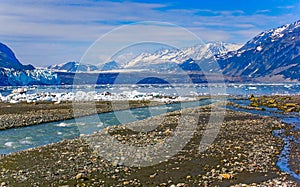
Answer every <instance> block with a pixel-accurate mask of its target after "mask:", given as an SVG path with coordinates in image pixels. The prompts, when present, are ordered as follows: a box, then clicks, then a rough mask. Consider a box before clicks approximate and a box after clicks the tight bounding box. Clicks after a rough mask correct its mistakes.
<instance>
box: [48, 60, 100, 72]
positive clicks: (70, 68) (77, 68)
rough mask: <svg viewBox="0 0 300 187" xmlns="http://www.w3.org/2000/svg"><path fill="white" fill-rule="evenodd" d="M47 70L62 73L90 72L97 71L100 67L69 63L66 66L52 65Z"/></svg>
mask: <svg viewBox="0 0 300 187" xmlns="http://www.w3.org/2000/svg"><path fill="white" fill-rule="evenodd" d="M47 69H49V70H53V71H61V72H89V71H97V70H99V67H97V66H95V65H91V64H81V63H79V62H67V63H65V64H59V65H56V64H55V65H51V66H49V67H47Z"/></svg>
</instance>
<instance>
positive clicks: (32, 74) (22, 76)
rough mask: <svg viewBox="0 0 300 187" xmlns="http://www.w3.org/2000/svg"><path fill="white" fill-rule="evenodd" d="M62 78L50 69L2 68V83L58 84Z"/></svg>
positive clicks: (19, 84) (0, 75)
mask: <svg viewBox="0 0 300 187" xmlns="http://www.w3.org/2000/svg"><path fill="white" fill-rule="evenodd" d="M58 84H60V80H59V78H58V76H57V74H56V73H53V72H51V71H49V70H39V69H34V70H20V71H16V70H12V69H7V68H0V85H2V86H24V85H58Z"/></svg>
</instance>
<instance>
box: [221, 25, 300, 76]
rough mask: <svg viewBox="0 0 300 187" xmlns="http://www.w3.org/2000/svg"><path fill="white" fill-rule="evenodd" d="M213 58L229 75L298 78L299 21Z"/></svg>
mask: <svg viewBox="0 0 300 187" xmlns="http://www.w3.org/2000/svg"><path fill="white" fill-rule="evenodd" d="M216 58H217V60H218V62H219V64H220V66H221V69H223V73H224V74H225V75H228V76H232V77H248V78H251V79H255V80H258V81H289V80H300V21H296V22H294V23H292V24H287V25H283V26H281V27H278V28H275V29H271V30H268V31H265V32H262V33H260V34H259V35H257V36H256V37H254V38H253V39H252V40H250V41H248V42H247V43H246V44H245V45H244V46H243V47H241V48H240V49H239V50H237V51H233V52H229V53H227V54H226V55H218V56H217V57H216Z"/></svg>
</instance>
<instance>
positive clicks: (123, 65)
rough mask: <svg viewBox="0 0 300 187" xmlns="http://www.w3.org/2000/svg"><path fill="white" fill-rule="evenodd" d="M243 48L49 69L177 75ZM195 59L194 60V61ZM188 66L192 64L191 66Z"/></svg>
mask: <svg viewBox="0 0 300 187" xmlns="http://www.w3.org/2000/svg"><path fill="white" fill-rule="evenodd" d="M240 47H241V45H238V44H231V43H224V42H214V43H207V44H199V45H196V46H193V47H189V48H182V49H161V50H158V51H156V52H155V53H145V52H144V53H141V54H138V55H136V56H131V58H128V56H130V55H128V54H122V55H123V56H126V57H127V58H117V59H115V60H112V61H109V62H107V63H104V64H102V65H99V66H95V65H91V64H80V63H79V62H68V63H65V64H59V65H52V66H49V67H48V69H49V70H53V71H60V72H97V71H110V70H113V71H117V70H128V71H130V70H145V71H156V72H165V71H168V72H176V71H177V70H178V69H180V68H181V69H182V68H183V70H186V69H185V67H186V66H187V65H188V66H187V69H189V70H196V69H192V68H191V67H192V63H194V62H195V61H194V60H205V59H209V58H211V57H212V56H214V55H216V54H225V53H227V52H229V51H233V50H237V49H238V48H240ZM191 59H192V60H191ZM187 62H188V63H187Z"/></svg>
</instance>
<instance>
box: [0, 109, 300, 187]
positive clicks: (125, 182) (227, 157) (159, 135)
mask: <svg viewBox="0 0 300 187" xmlns="http://www.w3.org/2000/svg"><path fill="white" fill-rule="evenodd" d="M183 112H184V113H186V114H188V115H189V116H190V117H191V118H190V119H192V118H193V116H199V122H198V123H197V126H196V130H195V132H194V133H193V136H192V137H191V139H190V141H189V142H188V143H187V144H186V145H185V146H184V148H183V149H182V150H179V152H178V153H177V154H175V155H174V156H171V157H166V158H165V159H164V160H163V161H161V162H159V163H158V164H155V165H149V166H145V167H138V166H128V165H126V164H124V163H122V162H120V161H115V160H113V159H109V158H107V157H106V158H104V157H103V156H102V155H101V154H99V150H97V149H95V145H97V144H95V142H97V141H92V142H93V143H92V144H91V141H90V140H91V139H92V140H95V139H93V138H99V137H101V136H102V135H103V134H102V133H105V134H106V135H110V136H111V137H113V138H114V139H115V140H117V141H118V142H119V143H120V144H124V146H125V145H132V146H137V147H143V146H147V145H155V144H159V143H161V142H164V140H165V139H166V138H168V137H172V136H173V135H174V133H175V130H176V128H177V126H178V123H177V121H178V120H179V117H180V112H178V111H175V112H171V113H168V114H166V115H161V116H157V117H153V120H154V121H155V120H156V121H157V120H158V121H160V122H162V123H161V124H159V125H158V127H157V128H156V129H154V130H151V131H149V132H134V131H132V130H131V129H130V128H128V127H132V126H135V127H136V126H137V125H138V126H139V125H140V126H145V125H146V126H147V125H149V122H150V121H149V120H150V119H147V120H143V121H139V122H135V124H133V125H132V124H127V125H122V126H114V127H109V128H107V129H105V130H104V131H103V132H100V133H98V134H94V135H89V136H83V137H79V138H76V139H73V140H64V141H62V142H59V143H54V144H51V145H47V146H42V147H38V148H34V149H30V150H26V151H22V152H18V153H13V154H10V155H7V156H5V157H2V158H1V159H0V169H1V170H0V172H1V176H0V182H1V184H2V186H65V187H66V186H172V187H173V186H231V185H232V186H247V185H251V186H297V185H299V183H297V181H294V180H293V179H292V178H291V177H289V175H287V174H285V173H282V172H281V171H280V170H279V169H278V168H277V167H276V161H277V159H278V155H279V153H280V151H281V149H282V146H283V141H282V140H280V139H279V138H276V137H274V136H273V135H272V132H273V131H274V130H276V129H288V128H289V127H288V126H287V125H285V124H284V123H281V122H279V121H277V120H275V119H273V118H268V117H261V116H257V115H252V114H248V113H242V112H235V111H231V110H227V111H226V115H225V119H224V121H223V123H222V125H221V128H220V131H219V133H218V136H217V137H216V139H215V140H214V142H213V144H211V145H210V147H209V148H208V149H207V150H205V151H203V152H201V151H200V150H199V145H200V142H201V139H202V137H203V132H204V130H205V128H206V123H207V121H208V119H209V115H210V113H211V106H205V107H198V108H195V109H184V110H183ZM214 112H216V113H218V112H222V111H221V110H220V111H218V110H217V111H215V110H214ZM183 132H184V130H183ZM162 145H164V144H162ZM122 154H123V153H122ZM127 155H128V154H127ZM131 156H132V157H133V158H134V157H136V155H135V154H132V155H131ZM112 157H113V156H112ZM121 160H122V159H121Z"/></svg>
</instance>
